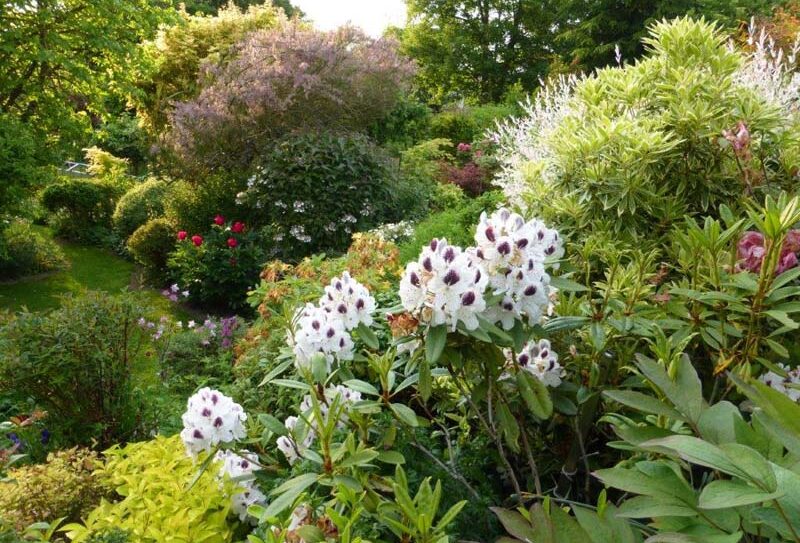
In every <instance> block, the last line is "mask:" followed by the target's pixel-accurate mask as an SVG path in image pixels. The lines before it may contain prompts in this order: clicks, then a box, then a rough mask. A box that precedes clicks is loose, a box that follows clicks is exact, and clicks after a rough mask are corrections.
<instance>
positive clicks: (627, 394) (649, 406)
mask: <svg viewBox="0 0 800 543" xmlns="http://www.w3.org/2000/svg"><path fill="white" fill-rule="evenodd" d="M603 395H604V396H606V397H607V398H610V399H612V400H614V401H615V402H617V403H621V404H622V405H625V406H627V407H632V408H633V409H636V410H638V411H642V412H644V413H650V414H653V415H663V416H665V417H669V418H671V419H673V420H681V421H685V420H686V417H684V416H683V415H682V414H680V413H679V412H678V411H676V410H675V409H673V408H671V407H670V406H669V405H667V404H666V403H664V402H662V401H661V400H658V399H657V398H653V397H652V396H648V395H647V394H642V393H641V392H636V391H633V390H605V391H603Z"/></svg>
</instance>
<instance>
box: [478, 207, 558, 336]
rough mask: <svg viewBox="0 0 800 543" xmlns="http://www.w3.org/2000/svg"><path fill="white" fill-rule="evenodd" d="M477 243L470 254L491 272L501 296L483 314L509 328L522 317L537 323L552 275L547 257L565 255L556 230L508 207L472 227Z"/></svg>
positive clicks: (491, 281) (491, 280) (492, 282)
mask: <svg viewBox="0 0 800 543" xmlns="http://www.w3.org/2000/svg"><path fill="white" fill-rule="evenodd" d="M475 243H476V245H477V246H476V247H475V248H474V249H470V254H471V255H472V256H473V257H474V258H475V260H476V261H477V262H478V263H480V264H481V265H482V266H483V268H484V269H485V270H486V272H487V273H488V276H489V286H490V288H491V292H492V294H494V295H502V298H500V299H499V300H498V301H497V302H496V303H493V304H491V305H490V306H489V308H488V310H487V312H486V317H487V318H488V319H489V320H490V321H491V322H494V323H498V322H499V323H501V324H502V326H503V328H505V329H506V330H510V329H511V328H513V327H514V322H515V321H516V320H517V319H519V318H522V317H525V318H527V319H528V321H529V322H531V323H535V322H538V321H539V319H541V317H542V315H544V314H545V313H546V312H547V306H548V303H549V297H548V294H549V289H550V276H549V275H548V274H547V273H546V272H545V261H546V260H547V259H548V258H551V259H556V258H560V257H561V256H562V255H563V254H564V249H563V247H562V244H561V239H560V237H559V235H558V232H556V231H555V230H552V229H549V228H547V227H546V226H545V225H544V224H543V223H542V222H541V221H538V220H532V221H528V222H525V219H523V218H522V216H521V215H518V214H517V213H512V212H511V211H509V210H508V209H500V210H498V211H496V212H494V213H493V214H492V215H491V216H487V214H486V213H483V214H482V215H481V220H480V223H479V224H478V227H477V228H476V231H475Z"/></svg>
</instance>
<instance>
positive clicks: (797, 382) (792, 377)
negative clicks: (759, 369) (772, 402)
mask: <svg viewBox="0 0 800 543" xmlns="http://www.w3.org/2000/svg"><path fill="white" fill-rule="evenodd" d="M778 366H779V367H780V368H781V369H782V370H784V371H785V372H786V376H785V377H784V376H782V375H778V374H777V373H775V372H774V371H768V372H767V373H765V374H763V375H762V376H761V377H759V380H760V381H761V382H762V383H764V384H766V385H767V386H770V387H772V388H774V389H775V390H777V391H778V392H781V393H782V394H786V395H787V396H788V397H789V398H790V399H791V400H792V401H793V402H796V401H798V400H800V368H794V369H789V367H788V366H786V365H784V364H778Z"/></svg>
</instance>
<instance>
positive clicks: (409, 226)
mask: <svg viewBox="0 0 800 543" xmlns="http://www.w3.org/2000/svg"><path fill="white" fill-rule="evenodd" d="M370 234H374V235H376V236H378V237H379V238H381V239H382V240H384V241H391V242H395V243H396V242H398V241H403V240H406V239H408V238H410V237H411V236H412V235H414V223H413V222H411V221H400V222H395V223H386V224H383V225H381V226H379V227H377V228H373V229H372V230H370Z"/></svg>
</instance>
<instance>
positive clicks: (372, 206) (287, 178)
mask: <svg viewBox="0 0 800 543" xmlns="http://www.w3.org/2000/svg"><path fill="white" fill-rule="evenodd" d="M249 185H250V188H249V189H248V190H247V192H246V193H245V194H244V201H245V202H247V203H248V204H249V205H250V206H251V207H254V208H256V209H258V210H259V211H260V212H261V214H262V220H265V221H266V222H267V223H268V224H271V225H272V226H273V227H274V228H275V231H274V237H273V240H274V244H275V247H276V249H277V252H278V255H279V256H280V257H281V258H283V259H285V260H296V259H299V258H302V257H304V256H307V255H310V254H314V253H318V252H324V251H334V252H336V251H344V250H345V249H347V246H348V245H349V243H350V238H351V236H352V234H353V232H358V231H361V230H368V229H369V228H371V227H372V226H375V225H378V224H381V222H383V221H385V220H386V219H387V218H389V219H391V218H393V217H392V213H393V212H396V213H398V214H399V213H400V212H401V210H398V209H396V203H395V201H394V199H393V198H392V193H391V190H390V178H389V173H388V169H387V166H386V164H385V162H384V159H383V157H382V156H381V154H380V152H379V150H378V149H377V148H376V147H375V146H374V145H372V144H371V143H370V142H369V140H367V139H366V138H365V137H362V136H358V135H351V136H343V135H335V134H331V133H319V134H306V135H300V136H289V137H286V138H283V139H281V140H280V141H278V142H277V143H276V144H275V145H274V146H273V147H272V148H271V149H270V150H269V151H267V152H266V153H265V154H264V155H263V156H262V157H261V159H260V161H259V164H258V166H257V167H256V168H255V173H254V175H253V177H252V178H251V179H250V181H249Z"/></svg>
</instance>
